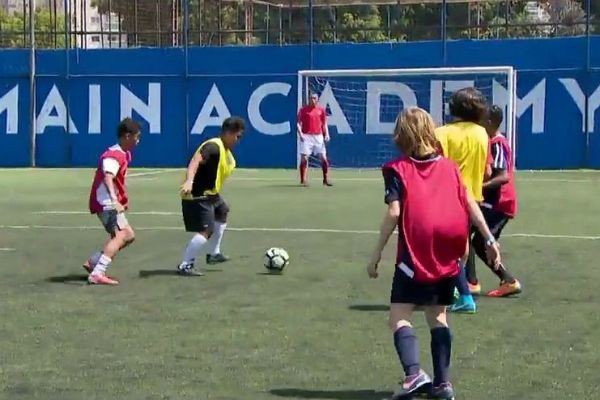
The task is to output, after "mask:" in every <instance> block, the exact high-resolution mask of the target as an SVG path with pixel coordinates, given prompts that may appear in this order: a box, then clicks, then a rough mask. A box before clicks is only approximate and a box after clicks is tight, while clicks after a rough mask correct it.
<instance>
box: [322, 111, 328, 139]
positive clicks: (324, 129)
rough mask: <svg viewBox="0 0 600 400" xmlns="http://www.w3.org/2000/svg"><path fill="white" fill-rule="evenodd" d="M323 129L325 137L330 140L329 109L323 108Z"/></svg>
mask: <svg viewBox="0 0 600 400" xmlns="http://www.w3.org/2000/svg"><path fill="white" fill-rule="evenodd" d="M321 129H322V131H323V138H324V140H325V141H326V142H329V139H330V137H329V126H328V125H327V111H325V109H323V113H322V114H321Z"/></svg>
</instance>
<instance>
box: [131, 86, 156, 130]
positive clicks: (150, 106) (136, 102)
mask: <svg viewBox="0 0 600 400" xmlns="http://www.w3.org/2000/svg"><path fill="white" fill-rule="evenodd" d="M133 111H135V112H136V113H138V114H139V116H140V117H142V118H143V119H144V120H146V121H147V122H148V125H149V127H150V133H152V134H154V133H156V134H160V131H161V125H160V112H161V110H160V83H156V82H153V83H148V102H147V103H146V102H144V101H143V100H141V99H140V98H139V97H137V96H136V95H135V94H133V93H132V92H131V91H130V90H129V89H127V88H126V87H125V86H124V85H121V119H123V118H127V117H131V116H132V115H133Z"/></svg>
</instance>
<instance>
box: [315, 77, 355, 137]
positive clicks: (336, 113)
mask: <svg viewBox="0 0 600 400" xmlns="http://www.w3.org/2000/svg"><path fill="white" fill-rule="evenodd" d="M319 104H320V105H321V106H323V107H325V108H328V107H329V110H330V111H331V115H329V117H327V125H328V126H335V128H336V130H337V133H338V134H340V135H350V134H352V133H353V132H352V128H351V127H350V124H349V123H348V119H347V118H346V115H344V111H343V110H342V107H340V103H338V101H337V99H336V98H335V95H334V94H333V90H332V89H331V85H329V82H327V83H326V84H325V87H324V88H323V91H322V92H321V95H320V96H319Z"/></svg>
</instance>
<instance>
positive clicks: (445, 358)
mask: <svg viewBox="0 0 600 400" xmlns="http://www.w3.org/2000/svg"><path fill="white" fill-rule="evenodd" d="M451 354H452V335H451V334H450V328H447V327H444V328H434V329H432V330H431V358H432V361H433V386H439V385H441V384H442V383H446V382H450V356H451Z"/></svg>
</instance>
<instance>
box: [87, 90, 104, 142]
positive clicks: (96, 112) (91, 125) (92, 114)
mask: <svg viewBox="0 0 600 400" xmlns="http://www.w3.org/2000/svg"><path fill="white" fill-rule="evenodd" d="M100 99H101V98H100V85H90V86H89V93H88V100H89V102H88V133H89V134H90V135H94V134H100V133H101V132H102V126H101V121H102V101H101V100H100Z"/></svg>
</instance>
